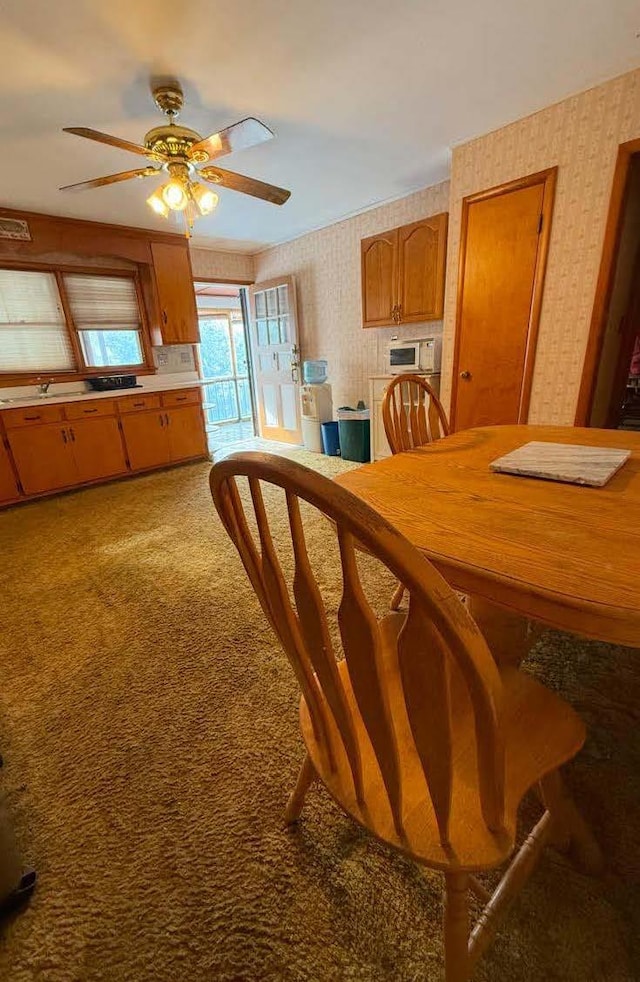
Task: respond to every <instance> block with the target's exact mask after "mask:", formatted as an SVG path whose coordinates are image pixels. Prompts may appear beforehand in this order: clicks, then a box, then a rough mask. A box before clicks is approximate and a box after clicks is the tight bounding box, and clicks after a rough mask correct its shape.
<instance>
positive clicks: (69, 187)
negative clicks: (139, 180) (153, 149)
mask: <svg viewBox="0 0 640 982" xmlns="http://www.w3.org/2000/svg"><path fill="white" fill-rule="evenodd" d="M159 172H160V168H159V167H141V168H139V169H138V170H123V171H120V173H119V174H109V175H108V176H107V177H95V178H94V179H93V180H92V181H80V183H79V184H66V185H65V186H64V187H62V188H58V190H59V191H83V190H85V189H86V188H101V187H104V185H105V184H117V183H118V181H128V180H129V179H130V178H132V177H152V176H153V175H154V174H158V173H159Z"/></svg>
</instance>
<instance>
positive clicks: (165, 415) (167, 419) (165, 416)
mask: <svg viewBox="0 0 640 982" xmlns="http://www.w3.org/2000/svg"><path fill="white" fill-rule="evenodd" d="M164 418H165V419H166V421H167V426H168V425H169V423H170V422H171V420H170V419H169V413H165V414H164Z"/></svg>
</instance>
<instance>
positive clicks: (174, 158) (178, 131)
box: [60, 81, 291, 235]
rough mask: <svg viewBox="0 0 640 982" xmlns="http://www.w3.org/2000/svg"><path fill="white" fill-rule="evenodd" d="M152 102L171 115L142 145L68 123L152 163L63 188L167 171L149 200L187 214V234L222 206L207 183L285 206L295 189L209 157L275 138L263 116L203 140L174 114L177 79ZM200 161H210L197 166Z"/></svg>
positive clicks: (165, 212)
mask: <svg viewBox="0 0 640 982" xmlns="http://www.w3.org/2000/svg"><path fill="white" fill-rule="evenodd" d="M152 95H153V99H154V102H155V104H156V106H157V107H158V109H159V110H160V111H161V112H163V113H164V114H165V115H166V116H167V120H168V121H167V122H166V123H164V124H163V125H162V126H156V127H154V128H153V129H152V130H149V132H148V133H147V134H146V135H145V137H144V145H141V144H138V143H131V142H129V140H121V139H120V138H119V137H117V136H111V135H110V134H109V133H100V132H99V131H98V130H92V129H88V128H87V127H84V126H69V127H65V129H64V132H65V133H75V134H76V136H83V137H85V138H86V139H88V140H96V141H97V142H98V143H106V144H108V145H109V146H112V147H119V148H120V149H122V150H129V151H130V152H131V153H137V154H139V155H140V156H142V157H147V159H148V160H150V161H153V164H147V166H146V167H140V168H138V169H136V170H127V171H121V172H120V173H119V174H109V175H108V176H107V177H96V178H94V180H92V181H81V182H80V183H79V184H67V185H66V186H65V187H62V188H60V190H61V191H81V190H84V189H87V188H99V187H103V186H104V185H106V184H116V183H118V182H119V181H128V180H130V179H131V178H134V177H138V178H141V177H155V176H156V175H161V174H163V173H164V174H166V175H167V176H168V180H167V181H166V183H165V184H162V185H161V186H160V187H159V188H157V189H156V190H155V191H154V192H153V193H152V194H151V195H150V196H149V197H148V198H147V204H148V205H149V207H150V208H151V209H152V210H153V211H154V212H155V213H156V214H157V215H162V217H163V218H168V217H169V215H170V213H171V212H181V213H182V215H183V216H184V220H185V227H186V232H187V235H189V234H190V229H191V228H193V222H194V220H195V218H196V217H197V216H198V215H208V214H210V213H211V212H212V211H213V209H214V208H215V207H216V205H217V204H218V195H217V194H216V193H215V191H212V190H211V188H209V187H207V185H206V184H203V183H202V181H203V180H204V181H206V182H207V183H209V184H214V185H215V184H219V185H220V186H221V187H225V188H230V189H231V190H232V191H240V192H241V193H242V194H250V195H252V196H253V197H254V198H262V199H263V200H264V201H270V202H271V203H272V204H274V205H283V204H284V203H285V201H287V199H288V198H289V196H290V194H291V192H290V191H285V190H284V188H279V187H276V186H275V185H273V184H265V183H264V182H263V181H258V180H256V179H255V178H253V177H245V176H244V175H243V174H236V173H235V172H234V171H230V170H222V168H221V167H211V166H209V163H208V162H209V161H212V160H217V159H218V157H224V155H225V154H228V153H232V152H233V151H234V150H244V149H246V148H247V147H253V146H255V145H256V144H258V143H263V142H264V141H265V140H271V139H272V138H273V136H274V134H273V132H272V131H271V130H270V129H269V127H268V126H265V125H264V123H261V122H260V120H259V119H254V118H253V117H252V116H249V117H248V118H247V119H243V120H241V121H240V122H239V123H235V124H234V125H233V126H228V127H227V128H226V129H224V130H220V132H218V133H212V134H211V136H207V137H205V138H204V139H203V138H202V137H201V136H200V134H199V133H196V131H195V130H192V129H189V128H188V127H187V126H179V125H178V124H177V123H176V121H175V120H176V117H177V116H178V115H179V113H180V111H181V109H182V106H183V103H184V97H183V94H182V89H181V88H180V85H179V83H178V82H176V81H170V82H164V83H162V84H159V85H156V86H155V87H154V88H153V89H152ZM197 164H206V165H207V166H205V167H200V168H199V169H198V167H197V166H196V165H197Z"/></svg>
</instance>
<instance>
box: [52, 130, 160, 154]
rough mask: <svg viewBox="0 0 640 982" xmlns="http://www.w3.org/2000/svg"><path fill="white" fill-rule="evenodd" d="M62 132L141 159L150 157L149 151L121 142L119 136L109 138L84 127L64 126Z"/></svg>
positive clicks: (109, 136) (106, 134) (109, 135)
mask: <svg viewBox="0 0 640 982" xmlns="http://www.w3.org/2000/svg"><path fill="white" fill-rule="evenodd" d="M62 132H63V133H74V134H75V135H76V136H84V137H85V139H87V140H96V141H97V142H98V143H107V144H108V145H109V146H110V147H119V149H120V150H129V151H130V152H131V153H139V154H141V155H142V156H143V157H148V156H150V151H149V150H147V148H146V147H141V146H140V145H139V144H138V143H130V142H129V140H121V139H120V137H119V136H111V134H110V133H101V132H100V130H92V129H89V128H88V127H86V126H65V127H64V129H63V131H62Z"/></svg>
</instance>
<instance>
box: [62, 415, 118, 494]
mask: <svg viewBox="0 0 640 982" xmlns="http://www.w3.org/2000/svg"><path fill="white" fill-rule="evenodd" d="M67 431H68V433H69V435H70V437H71V449H72V452H73V459H74V461H75V465H76V481H77V482H78V483H80V484H83V483H84V482H85V481H99V480H100V478H107V477H117V476H118V474H126V472H127V461H126V458H125V455H124V447H123V445H122V435H121V433H120V428H119V427H118V420H117V419H116V418H115V417H114V416H111V417H109V416H106V417H103V418H98V419H78V420H74V421H73V423H71V424H70V425H69V426H68V427H67Z"/></svg>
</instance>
